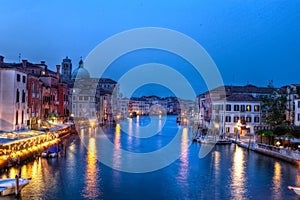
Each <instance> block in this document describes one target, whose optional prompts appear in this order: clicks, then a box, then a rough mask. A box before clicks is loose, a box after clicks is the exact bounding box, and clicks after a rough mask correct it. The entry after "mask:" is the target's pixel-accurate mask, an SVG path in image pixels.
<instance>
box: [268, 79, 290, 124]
mask: <svg viewBox="0 0 300 200" xmlns="http://www.w3.org/2000/svg"><path fill="white" fill-rule="evenodd" d="M268 88H270V95H268V96H267V97H264V98H262V109H263V110H264V111H265V112H266V117H265V123H266V124H268V125H270V126H271V127H273V128H275V127H276V126H279V125H282V124H285V122H286V116H285V110H286V102H287V100H286V92H285V90H282V89H275V88H274V87H273V84H272V82H270V83H269V85H268Z"/></svg>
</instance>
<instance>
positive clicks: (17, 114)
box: [16, 111, 19, 125]
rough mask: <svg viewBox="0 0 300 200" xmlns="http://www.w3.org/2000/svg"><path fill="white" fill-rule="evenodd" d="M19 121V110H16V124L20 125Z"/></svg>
mask: <svg viewBox="0 0 300 200" xmlns="http://www.w3.org/2000/svg"><path fill="white" fill-rule="evenodd" d="M18 123H19V113H18V111H16V125H18Z"/></svg>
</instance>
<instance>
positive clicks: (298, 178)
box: [296, 173, 300, 185]
mask: <svg viewBox="0 0 300 200" xmlns="http://www.w3.org/2000/svg"><path fill="white" fill-rule="evenodd" d="M296 185H300V173H298V175H297V177H296Z"/></svg>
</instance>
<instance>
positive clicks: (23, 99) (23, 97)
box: [22, 90, 25, 103]
mask: <svg viewBox="0 0 300 200" xmlns="http://www.w3.org/2000/svg"><path fill="white" fill-rule="evenodd" d="M22 103H25V91H24V90H22Z"/></svg>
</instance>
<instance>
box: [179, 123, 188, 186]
mask: <svg viewBox="0 0 300 200" xmlns="http://www.w3.org/2000/svg"><path fill="white" fill-rule="evenodd" d="M188 148H189V137H188V128H183V130H182V135H181V156H180V171H179V175H180V179H183V180H186V179H187V174H188V166H189V160H188Z"/></svg>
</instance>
